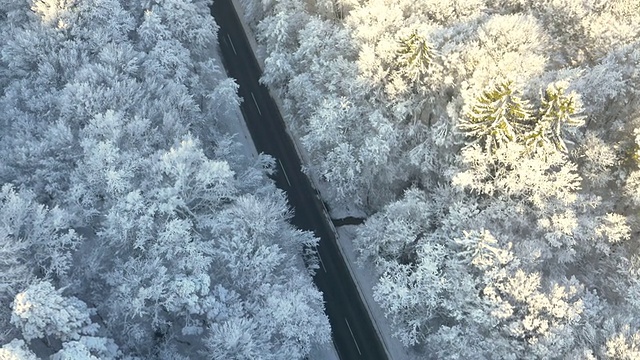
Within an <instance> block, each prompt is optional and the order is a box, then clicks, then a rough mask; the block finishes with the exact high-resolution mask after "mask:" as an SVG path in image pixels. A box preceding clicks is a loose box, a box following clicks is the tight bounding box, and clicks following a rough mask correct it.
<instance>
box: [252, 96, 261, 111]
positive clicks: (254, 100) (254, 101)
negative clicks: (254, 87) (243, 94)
mask: <svg viewBox="0 0 640 360" xmlns="http://www.w3.org/2000/svg"><path fill="white" fill-rule="evenodd" d="M251 97H252V98H253V103H254V104H256V109H258V114H260V116H262V111H260V106H258V102H257V101H256V97H255V96H253V92H252V93H251Z"/></svg>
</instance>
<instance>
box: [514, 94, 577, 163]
mask: <svg viewBox="0 0 640 360" xmlns="http://www.w3.org/2000/svg"><path fill="white" fill-rule="evenodd" d="M565 92H566V84H563V83H556V84H551V85H549V86H548V87H547V90H546V91H545V92H544V94H543V96H542V103H541V106H540V110H539V111H538V116H537V119H536V120H537V121H536V123H535V125H534V126H533V129H532V130H530V131H528V132H527V133H526V134H525V135H524V136H523V139H524V142H525V144H526V145H527V146H528V147H529V148H530V149H535V148H538V147H542V148H543V149H554V150H558V151H562V152H567V146H566V144H565V143H564V140H563V139H562V130H563V128H564V127H565V126H574V127H575V126H580V125H583V124H584V117H583V116H580V115H578V113H579V112H580V111H581V110H582V108H581V104H580V100H579V98H578V95H577V94H575V93H573V92H572V93H569V94H566V93H565Z"/></svg>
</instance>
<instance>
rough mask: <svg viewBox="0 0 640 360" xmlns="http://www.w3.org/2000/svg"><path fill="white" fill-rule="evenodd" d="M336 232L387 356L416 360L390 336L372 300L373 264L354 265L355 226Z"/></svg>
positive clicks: (381, 314) (385, 319) (386, 325)
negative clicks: (387, 353)
mask: <svg viewBox="0 0 640 360" xmlns="http://www.w3.org/2000/svg"><path fill="white" fill-rule="evenodd" d="M336 230H337V233H338V236H337V239H338V245H340V248H341V249H342V254H343V255H344V256H345V257H346V260H347V265H348V266H349V270H350V271H351V275H352V276H353V277H354V278H355V280H356V283H357V285H358V287H359V288H360V294H362V296H363V297H364V300H365V302H366V305H367V307H368V309H369V313H370V314H371V315H372V317H373V321H374V322H375V323H376V326H377V327H378V331H379V332H380V335H381V336H382V338H383V341H384V343H385V346H386V348H387V351H388V352H389V355H390V356H391V358H392V359H394V360H412V359H417V357H416V356H415V355H412V354H411V352H410V351H409V349H407V348H406V347H404V346H403V345H402V343H401V342H400V340H398V339H396V338H395V337H393V336H392V335H391V334H392V333H391V326H390V325H391V324H390V323H389V320H388V319H387V318H386V317H385V316H384V312H383V311H382V309H381V308H380V306H379V305H378V303H376V302H375V301H374V300H373V290H372V289H373V285H374V284H375V281H376V278H375V269H374V267H373V264H371V263H366V264H364V265H363V266H359V265H357V264H356V257H357V254H356V251H355V248H354V247H353V239H354V237H355V231H356V226H354V225H345V226H340V227H339V228H337V229H336Z"/></svg>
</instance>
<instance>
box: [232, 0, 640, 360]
mask: <svg viewBox="0 0 640 360" xmlns="http://www.w3.org/2000/svg"><path fill="white" fill-rule="evenodd" d="M242 4H243V8H244V11H245V18H246V21H247V22H248V23H249V25H250V26H251V27H252V29H253V30H254V32H255V33H256V37H257V39H258V43H259V46H260V47H261V52H262V54H263V55H264V64H265V74H264V76H263V79H262V80H263V81H264V82H265V83H266V84H268V85H270V86H271V88H272V90H274V91H276V92H277V93H278V95H279V97H280V98H281V99H282V105H283V109H284V110H285V115H288V116H286V120H285V121H286V122H287V124H288V126H289V128H290V129H291V131H292V132H293V134H294V135H295V136H296V137H298V138H299V140H300V142H301V143H302V145H303V148H304V151H305V152H306V154H307V156H308V158H309V159H310V163H309V164H307V171H308V172H309V173H310V174H311V175H313V176H315V177H317V178H319V179H320V180H321V181H322V182H323V183H324V186H323V189H324V190H323V196H325V198H327V199H328V200H329V203H330V205H331V206H332V207H333V208H334V209H338V208H343V207H353V206H354V205H356V206H357V207H358V208H359V209H360V210H361V211H362V212H364V213H366V214H367V215H368V217H367V220H366V222H365V224H364V225H362V226H360V227H359V229H358V231H357V238H356V239H355V245H356V248H357V249H358V251H359V255H360V260H361V261H362V262H369V263H373V264H375V268H376V269H377V274H376V276H377V283H376V285H375V286H374V288H373V289H372V291H373V293H374V298H375V299H376V301H377V302H378V303H379V304H380V306H381V307H382V309H383V310H384V311H385V313H386V316H387V317H388V318H389V319H390V320H391V322H392V324H393V329H392V330H393V332H394V333H395V335H396V336H397V337H398V338H399V339H400V340H401V341H402V343H403V344H405V345H406V346H407V347H408V348H410V349H411V350H412V352H413V353H414V354H415V355H416V357H418V358H438V359H551V358H553V359H638V358H640V246H639V243H638V241H639V240H640V238H639V235H640V163H639V162H640V105H639V100H638V95H640V2H638V1H637V0H610V1H603V0H536V1H533V0H262V1H257V0H242Z"/></svg>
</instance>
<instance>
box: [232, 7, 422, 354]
mask: <svg viewBox="0 0 640 360" xmlns="http://www.w3.org/2000/svg"><path fill="white" fill-rule="evenodd" d="M232 1H233V5H234V7H235V8H236V11H237V12H238V14H239V17H240V20H241V22H242V26H243V28H244V31H245V33H246V34H247V37H248V38H249V43H250V45H251V48H252V49H253V52H254V54H257V58H258V63H259V64H260V67H261V68H263V69H264V54H263V52H262V51H260V49H259V47H258V44H257V43H256V41H255V35H254V34H253V32H252V31H251V29H250V28H249V26H248V25H247V24H246V22H245V21H244V16H243V11H242V7H241V6H240V4H239V1H238V0H232ZM271 96H272V97H273V99H274V100H275V102H276V104H277V105H278V107H279V108H280V109H282V103H281V102H280V99H279V98H278V97H277V96H275V94H274V93H273V92H271ZM240 121H242V117H241V116H240ZM241 126H242V127H243V128H244V129H246V126H245V125H244V121H242V125H241ZM247 133H248V131H247ZM289 135H290V137H291V138H292V139H293V142H294V144H295V145H296V148H297V151H298V155H299V156H300V158H301V159H302V162H303V164H304V163H308V161H309V158H308V156H307V154H306V152H305V151H304V150H303V148H302V146H301V145H300V143H299V142H298V139H297V138H296V137H294V136H291V134H289ZM249 138H250V137H249ZM251 145H252V146H253V144H251ZM254 149H255V147H254ZM308 175H309V176H310V177H311V182H312V184H313V186H314V187H315V188H316V189H318V190H319V191H320V193H321V194H322V193H323V190H324V189H323V187H324V186H323V185H324V184H323V183H322V182H321V181H319V179H318V178H317V177H316V176H315V174H308ZM328 215H330V216H331V217H333V218H342V217H346V216H354V217H364V216H365V214H364V213H362V212H361V211H360V210H358V209H356V208H354V207H353V208H352V207H349V206H342V207H333V208H332V209H331V213H330V214H328ZM354 235H355V226H342V227H340V228H338V229H337V232H336V238H337V239H338V245H339V246H340V247H341V250H342V253H343V255H344V256H345V257H346V261H347V265H348V267H349V270H350V272H351V274H352V276H353V277H354V278H355V280H356V283H357V286H358V287H359V289H360V294H361V296H363V297H364V300H365V305H366V306H367V308H368V310H369V313H370V314H371V316H372V317H373V321H374V323H375V324H376V326H377V328H378V332H379V334H380V336H381V337H382V341H383V342H384V344H385V347H386V348H387V351H388V353H389V355H390V356H391V358H392V359H394V360H410V359H415V356H412V355H411V353H410V352H409V350H408V349H407V348H405V347H404V346H403V345H402V343H400V341H399V340H398V339H396V338H394V337H392V335H391V327H390V326H389V325H390V324H389V321H388V320H387V318H386V317H385V316H384V313H383V311H382V309H381V308H380V306H378V304H377V303H376V302H375V301H374V300H373V290H372V289H373V285H374V283H375V271H374V269H373V265H372V264H365V266H363V267H360V266H358V265H357V264H356V252H355V249H354V247H353V241H352V240H353V238H354ZM311 359H313V360H333V359H338V356H337V352H336V351H335V348H334V347H333V346H331V345H328V346H327V347H326V348H324V349H320V348H319V349H314V351H313V352H312V353H311Z"/></svg>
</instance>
